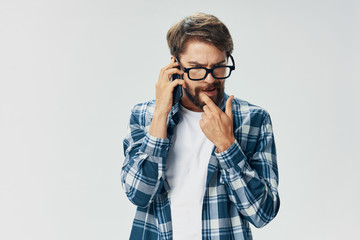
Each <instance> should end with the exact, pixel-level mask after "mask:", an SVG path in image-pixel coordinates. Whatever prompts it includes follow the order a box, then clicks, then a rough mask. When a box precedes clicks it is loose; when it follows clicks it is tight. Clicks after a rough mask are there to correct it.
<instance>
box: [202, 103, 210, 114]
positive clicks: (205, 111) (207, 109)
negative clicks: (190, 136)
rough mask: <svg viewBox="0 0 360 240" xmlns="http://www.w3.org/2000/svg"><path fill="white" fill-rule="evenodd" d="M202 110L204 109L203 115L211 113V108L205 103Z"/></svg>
mask: <svg viewBox="0 0 360 240" xmlns="http://www.w3.org/2000/svg"><path fill="white" fill-rule="evenodd" d="M203 110H204V115H210V114H211V110H210V108H209V107H208V106H207V105H205V106H204V107H203Z"/></svg>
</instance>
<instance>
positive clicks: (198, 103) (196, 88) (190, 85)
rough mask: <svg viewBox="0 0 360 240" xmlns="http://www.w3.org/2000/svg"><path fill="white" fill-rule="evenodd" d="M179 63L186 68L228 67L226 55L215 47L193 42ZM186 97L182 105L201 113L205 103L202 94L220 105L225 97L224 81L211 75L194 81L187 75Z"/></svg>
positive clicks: (181, 56) (185, 78)
mask: <svg viewBox="0 0 360 240" xmlns="http://www.w3.org/2000/svg"><path fill="white" fill-rule="evenodd" d="M179 61H180V63H181V65H182V66H183V67H185V68H191V67H206V68H213V67H215V66H218V65H226V63H227V57H226V53H225V52H222V51H220V50H219V49H218V48H216V47H215V46H213V45H211V44H208V43H204V42H199V41H191V42H189V43H188V44H187V47H186V50H185V52H184V53H183V54H181V55H180V58H179ZM183 78H184V80H185V86H184V88H183V89H184V93H185V94H184V95H183V98H182V99H181V104H182V105H183V106H184V107H186V108H187V109H190V110H192V111H197V112H201V111H203V109H202V108H203V106H204V105H205V103H204V102H203V101H202V100H201V99H200V94H202V93H205V94H206V95H208V96H209V97H210V98H211V99H212V100H213V101H214V103H215V104H216V105H219V104H220V102H221V101H222V99H223V97H224V83H225V80H224V79H215V78H214V77H213V76H212V75H211V74H210V73H209V74H208V75H207V76H206V78H205V79H203V80H200V81H192V80H190V79H189V77H188V75H187V74H186V73H185V74H184V75H183Z"/></svg>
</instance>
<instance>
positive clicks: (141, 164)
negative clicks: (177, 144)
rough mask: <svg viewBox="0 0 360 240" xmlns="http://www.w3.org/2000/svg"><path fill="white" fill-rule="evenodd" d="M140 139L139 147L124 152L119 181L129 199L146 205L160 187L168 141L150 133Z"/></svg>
mask: <svg viewBox="0 0 360 240" xmlns="http://www.w3.org/2000/svg"><path fill="white" fill-rule="evenodd" d="M141 141H142V144H141V146H140V147H137V148H131V147H130V148H129V149H130V150H129V151H127V152H126V154H125V156H126V159H125V163H124V166H123V168H122V171H121V181H122V184H123V188H124V189H125V192H126V195H127V197H128V198H129V200H130V201H131V202H133V203H134V204H135V205H137V206H140V207H146V206H148V205H149V204H150V203H151V201H152V200H153V199H154V197H155V196H156V193H157V192H158V190H159V189H160V188H161V187H162V184H163V179H164V178H163V176H164V174H165V170H166V169H165V161H166V156H167V151H168V149H169V141H168V140H167V139H159V138H155V137H153V136H151V135H150V134H147V135H146V136H145V138H144V139H142V140H141Z"/></svg>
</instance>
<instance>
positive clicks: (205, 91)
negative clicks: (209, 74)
mask: <svg viewBox="0 0 360 240" xmlns="http://www.w3.org/2000/svg"><path fill="white" fill-rule="evenodd" d="M201 92H203V93H205V94H206V95H208V96H214V95H216V93H217V89H216V88H213V89H210V90H202V91H201Z"/></svg>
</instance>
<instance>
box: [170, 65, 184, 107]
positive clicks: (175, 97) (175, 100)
mask: <svg viewBox="0 0 360 240" xmlns="http://www.w3.org/2000/svg"><path fill="white" fill-rule="evenodd" d="M178 69H180V67H178ZM175 79H182V76H181V75H179V74H173V75H171V77H170V81H173V80H175ZM182 96H183V91H182V86H181V85H177V86H176V87H175V88H174V92H173V104H172V105H173V106H174V105H175V104H176V103H178V102H180V100H181V98H182Z"/></svg>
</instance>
